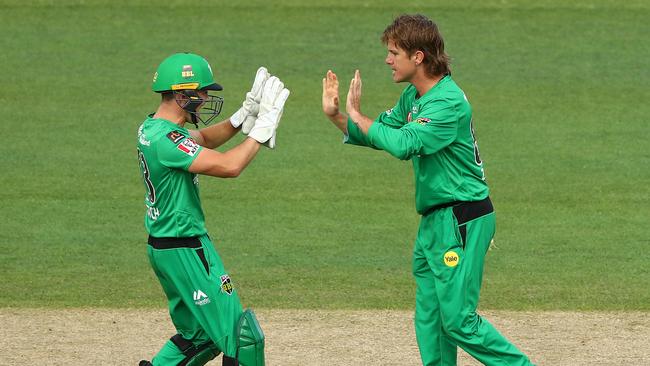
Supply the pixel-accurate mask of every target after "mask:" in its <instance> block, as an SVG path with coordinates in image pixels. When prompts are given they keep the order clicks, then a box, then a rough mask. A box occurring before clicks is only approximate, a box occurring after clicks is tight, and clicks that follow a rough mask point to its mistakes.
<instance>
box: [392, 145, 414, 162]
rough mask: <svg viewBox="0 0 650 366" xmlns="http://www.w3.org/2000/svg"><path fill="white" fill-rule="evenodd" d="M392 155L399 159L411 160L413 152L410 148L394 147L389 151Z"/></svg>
mask: <svg viewBox="0 0 650 366" xmlns="http://www.w3.org/2000/svg"><path fill="white" fill-rule="evenodd" d="M389 153H390V154H391V155H393V156H394V157H396V158H398V159H399V160H409V159H410V158H411V152H410V151H409V150H408V149H404V148H401V149H392V150H390V151H389Z"/></svg>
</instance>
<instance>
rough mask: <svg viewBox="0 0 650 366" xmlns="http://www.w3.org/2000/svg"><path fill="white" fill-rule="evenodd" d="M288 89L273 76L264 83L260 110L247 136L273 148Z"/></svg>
mask: <svg viewBox="0 0 650 366" xmlns="http://www.w3.org/2000/svg"><path fill="white" fill-rule="evenodd" d="M289 94H290V92H289V89H287V88H285V87H284V83H283V82H282V81H280V79H278V78H277V77H275V76H271V77H270V78H269V79H268V80H267V81H266V83H265V84H264V91H263V92H262V100H261V101H260V110H259V114H258V116H257V119H256V120H255V124H254V125H253V128H252V129H251V130H250V133H249V134H248V137H251V138H253V139H255V140H256V141H257V142H259V143H261V144H263V145H264V146H266V147H268V148H271V149H273V148H275V130H276V129H277V128H278V125H279V124H280V118H281V117H282V112H283V110H284V103H285V102H286V101H287V98H289Z"/></svg>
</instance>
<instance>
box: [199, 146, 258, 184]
mask: <svg viewBox="0 0 650 366" xmlns="http://www.w3.org/2000/svg"><path fill="white" fill-rule="evenodd" d="M259 149H260V143H258V142H257V141H255V140H253V139H251V138H247V139H246V140H244V141H243V142H242V143H241V144H239V145H237V146H235V147H234V148H232V149H230V150H228V151H226V152H225V153H221V152H218V151H214V150H210V149H203V150H201V152H200V153H199V156H198V157H197V158H196V159H195V160H194V162H193V163H192V165H190V167H189V169H188V170H189V171H190V172H191V173H198V174H204V175H210V176H213V177H219V178H235V177H238V176H239V175H240V174H241V172H242V171H244V169H245V168H246V167H247V166H248V164H249V163H250V162H251V161H252V160H253V158H254V157H255V155H256V154H257V152H258V151H259Z"/></svg>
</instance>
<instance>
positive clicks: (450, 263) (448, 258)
mask: <svg viewBox="0 0 650 366" xmlns="http://www.w3.org/2000/svg"><path fill="white" fill-rule="evenodd" d="M459 260H460V257H459V256H458V254H456V252H454V251H453V250H450V251H448V252H447V253H445V257H444V261H445V264H446V265H447V267H456V266H457V265H458V261H459Z"/></svg>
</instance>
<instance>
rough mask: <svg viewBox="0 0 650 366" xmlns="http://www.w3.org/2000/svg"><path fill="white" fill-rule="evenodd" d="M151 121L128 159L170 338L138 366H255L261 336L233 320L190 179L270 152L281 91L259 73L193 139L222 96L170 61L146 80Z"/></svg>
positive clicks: (247, 318)
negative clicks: (153, 106)
mask: <svg viewBox="0 0 650 366" xmlns="http://www.w3.org/2000/svg"><path fill="white" fill-rule="evenodd" d="M152 89H153V91H154V92H157V93H160V94H161V95H162V101H161V103H160V106H159V107H158V109H157V111H156V112H155V113H153V114H151V115H150V116H149V117H148V118H147V119H146V120H145V121H144V122H143V123H142V125H141V126H140V128H139V130H138V143H137V146H138V149H137V150H138V159H139V162H140V168H141V170H142V177H143V179H144V186H145V192H146V193H145V198H144V204H145V206H146V214H145V226H146V228H147V231H148V233H149V239H148V246H147V252H148V256H149V260H150V262H151V266H152V267H153V270H154V272H155V274H156V276H157V277H158V279H159V281H160V284H161V286H162V288H163V290H164V292H165V294H166V295H167V298H168V301H169V314H170V316H171V319H172V322H173V323H174V326H175V328H176V331H177V333H178V334H176V335H174V336H173V337H171V339H170V340H169V341H167V343H165V345H164V346H163V347H162V349H161V350H160V351H159V352H158V354H157V355H156V356H155V357H154V358H153V360H152V361H151V362H149V361H146V360H143V361H140V366H151V365H153V366H172V365H173V366H177V365H178V366H200V365H204V364H205V363H207V362H208V361H210V360H212V359H214V358H215V357H216V356H217V355H219V353H223V361H222V362H223V365H224V366H232V365H243V366H262V365H264V334H263V332H262V330H261V328H260V326H259V324H258V322H257V320H256V318H255V315H254V313H253V312H252V311H251V310H245V311H244V310H243V309H242V305H241V302H240V300H239V297H238V295H237V290H236V288H235V286H234V285H233V282H232V281H231V279H230V276H229V275H228V272H227V271H226V270H225V269H224V266H223V263H222V261H221V258H220V257H219V254H217V251H216V250H215V248H214V244H213V243H212V241H211V240H210V237H209V236H208V234H207V230H206V228H205V220H204V216H203V210H202V208H201V201H200V198H199V187H198V175H199V174H203V175H209V176H213V177H221V178H230V177H237V176H238V175H239V174H240V173H241V171H242V170H243V169H244V168H245V167H246V166H247V165H248V164H249V163H250V161H251V160H252V159H253V158H254V157H255V155H256V154H257V152H258V151H259V148H260V145H262V144H264V145H266V146H268V147H270V148H273V147H274V146H275V131H276V129H277V126H278V123H279V121H280V116H281V115H282V111H283V108H284V103H285V101H286V99H287V97H288V96H289V91H288V90H287V89H286V88H284V84H283V83H282V82H281V81H280V80H279V79H278V78H277V77H275V76H271V75H269V73H268V71H267V70H266V69H265V68H263V67H261V68H260V69H259V70H258V72H257V75H256V77H255V81H254V83H253V87H252V89H251V91H250V92H249V93H247V94H246V100H245V101H244V103H243V105H242V107H241V108H240V109H239V110H238V111H237V112H236V113H235V114H234V115H233V116H231V117H230V118H229V119H227V120H225V121H222V122H220V123H218V124H216V125H213V126H210V127H205V128H202V129H200V130H198V129H197V130H188V129H186V128H185V127H184V126H185V123H186V122H191V123H193V124H195V125H196V126H197V127H198V122H199V121H201V122H202V123H204V124H206V125H207V124H208V123H210V122H211V121H212V120H213V119H214V118H215V117H216V116H217V115H218V114H219V112H220V111H221V106H222V104H223V99H222V98H220V97H218V96H216V95H213V94H211V93H214V92H215V91H219V90H222V87H221V85H219V84H217V83H216V82H215V81H214V76H213V73H212V69H211V68H210V65H209V64H208V62H207V61H206V60H205V59H204V58H203V57H201V56H198V55H195V54H191V53H177V54H174V55H171V56H170V57H168V58H167V59H165V60H164V61H163V62H162V63H161V64H160V65H159V66H158V69H157V71H156V74H155V75H154V78H153V86H152ZM240 130H241V131H242V132H243V133H244V134H246V135H247V138H246V139H245V140H244V141H243V142H242V143H241V144H239V145H237V146H236V147H234V148H232V149H230V150H228V151H227V152H224V153H221V152H217V151H215V150H213V149H214V148H216V147H218V146H221V145H222V144H223V143H225V142H226V141H228V140H229V139H230V138H231V137H233V136H234V135H235V134H236V133H237V132H238V131H240Z"/></svg>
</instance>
